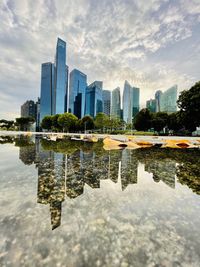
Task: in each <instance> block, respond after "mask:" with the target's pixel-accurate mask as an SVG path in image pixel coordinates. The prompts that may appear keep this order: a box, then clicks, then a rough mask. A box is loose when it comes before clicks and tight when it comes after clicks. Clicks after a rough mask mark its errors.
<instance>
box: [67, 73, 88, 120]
mask: <svg viewBox="0 0 200 267" xmlns="http://www.w3.org/2000/svg"><path fill="white" fill-rule="evenodd" d="M86 87H87V75H85V74H84V73H82V72H81V71H79V70H77V69H74V70H72V71H71V72H70V77H69V112H71V113H73V114H74V115H76V116H77V117H78V118H79V119H80V118H82V117H83V116H84V114H85V94H86Z"/></svg>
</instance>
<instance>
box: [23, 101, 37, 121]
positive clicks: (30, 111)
mask: <svg viewBox="0 0 200 267" xmlns="http://www.w3.org/2000/svg"><path fill="white" fill-rule="evenodd" d="M21 117H33V118H34V119H35V120H36V117H37V116H36V104H35V102H34V101H33V100H27V101H26V102H25V103H24V104H23V105H21Z"/></svg>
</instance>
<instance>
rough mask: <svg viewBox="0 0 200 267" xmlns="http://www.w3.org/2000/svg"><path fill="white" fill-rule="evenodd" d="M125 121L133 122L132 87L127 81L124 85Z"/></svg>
mask: <svg viewBox="0 0 200 267" xmlns="http://www.w3.org/2000/svg"><path fill="white" fill-rule="evenodd" d="M123 120H124V121H125V122H126V123H131V122H132V111H131V85H130V84H129V82H127V81H125V83H124V92H123Z"/></svg>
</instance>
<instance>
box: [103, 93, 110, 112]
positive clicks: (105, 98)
mask: <svg viewBox="0 0 200 267" xmlns="http://www.w3.org/2000/svg"><path fill="white" fill-rule="evenodd" d="M102 100H103V113H105V114H106V115H108V116H109V117H110V108H111V92H110V91H109V90H103V91H102Z"/></svg>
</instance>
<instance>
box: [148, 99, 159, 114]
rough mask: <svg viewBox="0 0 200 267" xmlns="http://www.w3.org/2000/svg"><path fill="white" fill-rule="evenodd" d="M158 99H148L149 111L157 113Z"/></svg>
mask: <svg viewBox="0 0 200 267" xmlns="http://www.w3.org/2000/svg"><path fill="white" fill-rule="evenodd" d="M156 103H157V102H156V99H150V100H147V101H146V108H147V109H148V110H149V111H151V112H153V113H155V112H156Z"/></svg>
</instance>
